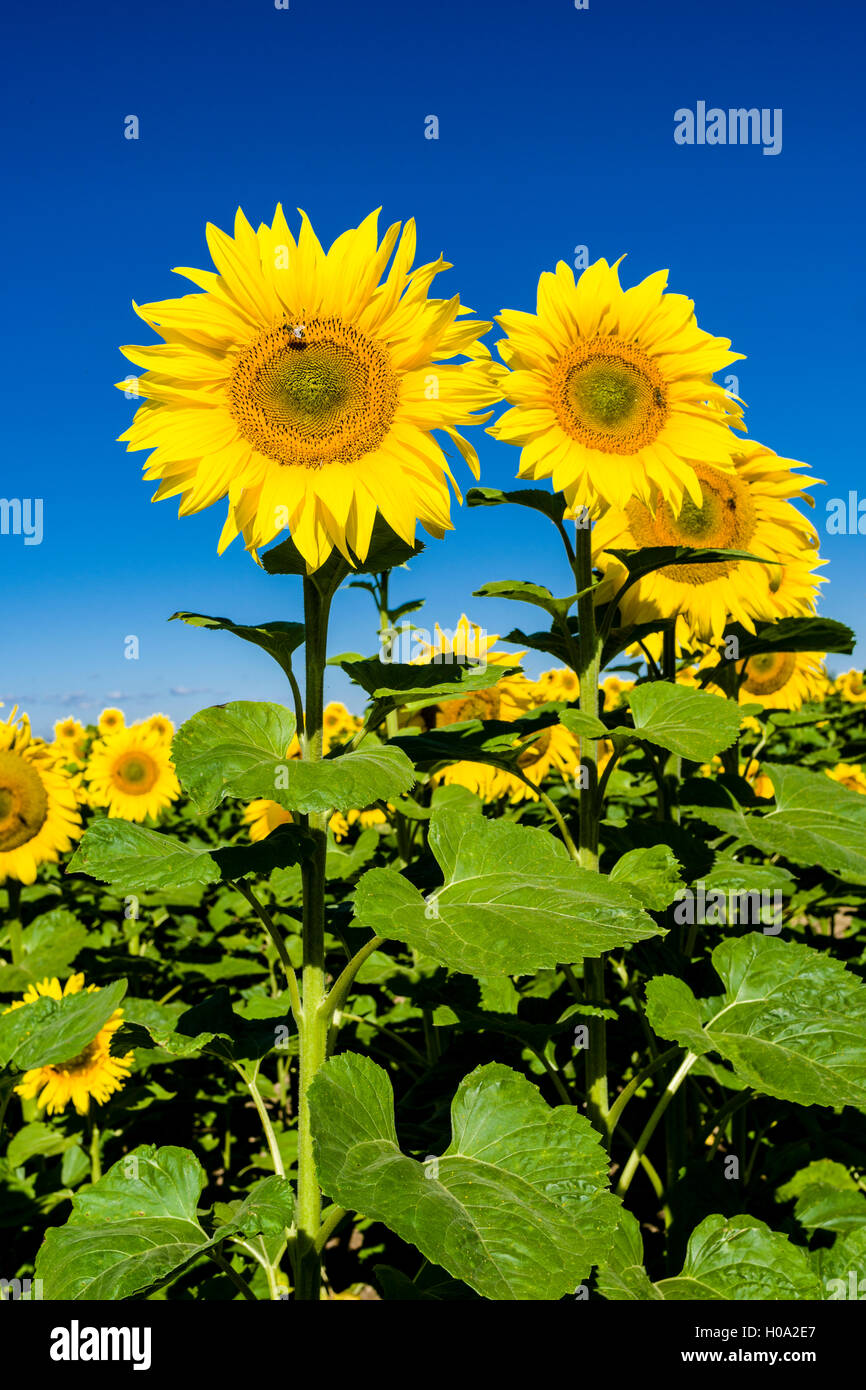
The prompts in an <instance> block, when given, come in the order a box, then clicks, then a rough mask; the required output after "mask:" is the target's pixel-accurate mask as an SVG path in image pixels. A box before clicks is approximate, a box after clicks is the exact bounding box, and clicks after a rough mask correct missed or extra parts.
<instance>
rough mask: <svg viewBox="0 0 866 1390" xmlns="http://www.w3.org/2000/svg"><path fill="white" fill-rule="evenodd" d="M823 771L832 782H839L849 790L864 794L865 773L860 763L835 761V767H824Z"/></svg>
mask: <svg viewBox="0 0 866 1390" xmlns="http://www.w3.org/2000/svg"><path fill="white" fill-rule="evenodd" d="M824 771H825V772H826V774H827V776H828V777H832V778H833V781H834V782H841V784H842V786H843V787H847V788H848V790H849V791H852V792H859V793H860V795H861V796H864V795H866V773H864V771H863V767H862V765H861V764H860V763H837V764H836V766H835V767H825V768H824Z"/></svg>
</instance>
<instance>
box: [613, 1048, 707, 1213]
mask: <svg viewBox="0 0 866 1390" xmlns="http://www.w3.org/2000/svg"><path fill="white" fill-rule="evenodd" d="M697 1060H698V1058H697V1053H695V1052H687V1053H686V1055H685V1057H684V1058H683V1060H682V1062H681V1063H680V1065H679V1066H678V1067H677V1070H676V1071H675V1072H674V1074H673V1076H672V1077H671V1079H670V1081H669V1082H668V1084H667V1086H666V1087H665V1089H664V1091H663V1092H662V1094H661V1096H660V1097H659V1099H658V1102H657V1104H656V1107H655V1109H654V1110H653V1112H652V1114H651V1115H650V1117H649V1119H648V1120H647V1122H646V1124H645V1125H644V1127H643V1130H642V1131H641V1135H640V1138H639V1139H638V1141H637V1143H636V1144H635V1146H634V1148H633V1149H632V1151H631V1153H630V1154H629V1158H628V1162H627V1163H626V1165H625V1167H624V1168H623V1170H622V1177H621V1178H620V1180H619V1183H618V1185H617V1189H616V1195H617V1197H623V1196H625V1194H626V1192H628V1189H629V1187H630V1185H631V1180H632V1178H633V1177H634V1175H635V1173H636V1172H637V1168H638V1165H639V1164H640V1162H641V1159H642V1157H643V1155H644V1153H645V1151H646V1147H647V1144H648V1143H649V1141H650V1139H652V1137H653V1135H654V1134H655V1131H656V1128H657V1126H658V1124H659V1121H660V1120H661V1118H662V1116H663V1115H664V1113H665V1111H666V1110H667V1108H668V1106H669V1105H670V1103H671V1101H672V1100H673V1098H674V1096H675V1095H676V1093H677V1091H678V1090H679V1089H680V1086H681V1085H682V1083H683V1082H684V1081H685V1079H686V1077H687V1076H688V1074H689V1072H690V1071H691V1069H692V1067H693V1066H694V1065H695V1062H696V1061H697Z"/></svg>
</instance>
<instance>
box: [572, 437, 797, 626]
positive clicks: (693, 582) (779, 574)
mask: <svg viewBox="0 0 866 1390" xmlns="http://www.w3.org/2000/svg"><path fill="white" fill-rule="evenodd" d="M799 466H800V465H798V464H796V463H795V462H794V461H793V460H791V459H781V458H779V457H778V456H777V455H776V454H774V453H773V452H772V450H770V449H767V448H765V446H764V445H761V444H757V443H754V442H752V443H749V444H748V445H741V446H740V451H739V452H738V453H737V454H736V455H735V456H734V458H733V462H732V467H731V468H730V469H728V468H724V469H723V468H717V467H715V466H714V465H710V464H706V463H695V464H694V476H695V480H696V482H697V485H698V488H699V494H698V497H697V498H695V497H693V496H692V495H691V494H688V495H685V496H683V497H682V498H681V499H680V501H679V502H678V503H674V502H671V501H670V500H666V499H665V498H664V496H663V495H662V493H661V491H660V490H657V491H656V492H654V494H653V496H652V498H651V500H650V501H649V502H648V501H645V500H642V499H639V498H632V499H631V500H630V501H628V502H627V503H626V505H625V507H623V508H622V509H617V508H610V509H609V510H608V512H607V513H606V515H605V516H604V517H602V518H601V520H600V521H599V522H597V523H596V526H595V527H594V529H593V545H594V547H595V549H596V557H597V563H598V565H599V566H600V568H601V569H602V570H603V572H604V576H605V579H604V583H603V585H602V586H600V587H599V590H598V598H599V601H606V600H609V599H611V598H613V596H614V595H615V594H617V593H619V591H620V589H621V588H622V587H623V584H624V582H625V580H626V577H627V572H626V568H625V565H624V564H623V563H622V561H621V560H619V559H618V558H616V557H615V556H613V555H611V554H610V551H611V550H613V549H619V548H622V549H626V550H642V549H649V548H654V547H682V548H686V547H688V548H689V549H692V550H726V551H739V552H744V553H745V554H747V555H751V556H754V557H756V558H755V559H745V558H737V557H736V556H734V555H732V556H730V557H728V558H720V559H708V560H707V561H706V562H698V561H694V562H687V563H683V564H670V565H665V566H663V567H662V568H660V569H658V570H655V571H654V572H653V573H651V574H649V575H647V576H646V577H644V578H641V579H640V580H638V582H637V583H635V584H632V585H631V586H630V587H629V588H628V590H627V592H625V593H624V594H623V596H622V599H621V601H620V608H621V612H622V617H623V621H624V622H626V623H640V622H645V621H650V620H655V619H664V618H675V619H676V627H675V639H676V645H677V647H678V648H681V649H682V648H686V649H688V648H690V647H693V646H694V644H695V643H697V644H701V643H707V644H710V643H713V642H717V641H720V640H721V639H722V637H723V636H724V633H725V629H726V626H727V623H728V620H729V619H730V618H733V620H734V621H735V622H739V623H741V624H742V625H743V627H745V628H746V629H747V631H749V632H754V630H755V622H756V621H758V620H764V621H773V620H775V619H777V618H782V617H794V616H801V615H805V614H807V613H810V612H812V611H814V607H815V597H816V594H817V591H818V586H819V584H820V583H821V582H822V581H821V579H820V578H819V577H818V575H817V573H816V571H817V569H818V568H819V566H820V564H821V563H822V562H821V561H819V560H818V557H817V549H816V546H817V535H816V532H815V528H814V526H813V525H812V523H811V522H810V521H808V520H807V519H806V517H804V516H803V515H802V514H801V513H800V512H799V511H798V510H797V508H796V507H795V506H794V505H793V501H792V499H804V498H805V499H806V500H809V498H808V494H807V493H806V491H805V488H804V481H803V479H802V478H801V477H800V476H799V475H798V474H797V473H796V472H795V471H794V470H795V468H797V467H799ZM660 643H661V638H660V637H659V638H658V645H660ZM653 645H654V644H653V638H652V637H651V638H650V639H649V641H648V649H651V648H652V647H653Z"/></svg>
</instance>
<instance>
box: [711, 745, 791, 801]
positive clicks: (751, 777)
mask: <svg viewBox="0 0 866 1390" xmlns="http://www.w3.org/2000/svg"><path fill="white" fill-rule="evenodd" d="M722 771H723V763H722V760H721V758H720V757H719V756H718V754H717V755H716V756H715V757H714V758H713V760H712V762H710V763H704V764H703V765H702V766H701V768H700V772H701V774H702V776H704V777H714V776H715V775H716V774H717V773H720V772H722ZM737 771H738V773H739V775H740V777H742V778H743V781H744V782H748V783H749V785H750V786H751V788H752V791H753V792H754V793H755V796H762V797H764V798H765V799H766V800H768V801H772V799H773V797H774V796H775V795H776V793H775V791H774V790H773V783H772V781H771V780H770V778H769V777H768V776H767V774H766V773H765V772H762V771H761V765H760V763H759V762H758V760H757V759H756V758H750V759H749V761H748V762H747V763H740V764H739V765H738V768H737Z"/></svg>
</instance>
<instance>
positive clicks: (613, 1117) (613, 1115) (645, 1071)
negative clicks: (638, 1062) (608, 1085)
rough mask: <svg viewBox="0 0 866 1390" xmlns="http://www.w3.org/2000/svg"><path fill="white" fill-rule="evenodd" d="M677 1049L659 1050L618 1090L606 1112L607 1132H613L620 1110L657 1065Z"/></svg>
mask: <svg viewBox="0 0 866 1390" xmlns="http://www.w3.org/2000/svg"><path fill="white" fill-rule="evenodd" d="M679 1050H680V1049H679V1047H677V1046H674V1047H669V1048H668V1049H667V1051H666V1052H661V1053H660V1054H659V1056H658V1057H654V1058H653V1060H652V1061H651V1062H649V1063H648V1064H647V1065H646V1066H645V1067H643V1068H642V1070H641V1071H639V1072H638V1073H637V1076H633V1077H632V1079H631V1081H629V1083H628V1085H627V1086H625V1087H624V1088H623V1090H622V1091H620V1093H619V1095H618V1096H617V1098H616V1100H615V1101H614V1103H613V1105H612V1106H611V1107H610V1111H609V1112H608V1117H607V1126H608V1133H609V1134H611V1135H612V1134H613V1132H614V1130H615V1129H616V1127H617V1125H618V1124H619V1121H620V1117H621V1115H622V1112H623V1111H624V1110H625V1107H626V1106H627V1105H628V1103H629V1101H630V1100H631V1098H632V1096H633V1095H635V1093H636V1092H637V1091H639V1090H640V1088H641V1086H642V1085H643V1083H644V1082H645V1081H647V1080H649V1078H650V1077H651V1076H652V1074H653V1072H655V1071H658V1069H659V1067H663V1066H664V1065H665V1063H667V1062H671V1061H673V1059H674V1057H676V1055H677V1053H678V1052H679Z"/></svg>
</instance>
